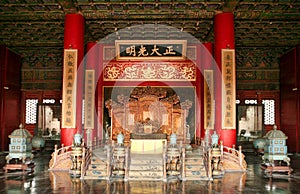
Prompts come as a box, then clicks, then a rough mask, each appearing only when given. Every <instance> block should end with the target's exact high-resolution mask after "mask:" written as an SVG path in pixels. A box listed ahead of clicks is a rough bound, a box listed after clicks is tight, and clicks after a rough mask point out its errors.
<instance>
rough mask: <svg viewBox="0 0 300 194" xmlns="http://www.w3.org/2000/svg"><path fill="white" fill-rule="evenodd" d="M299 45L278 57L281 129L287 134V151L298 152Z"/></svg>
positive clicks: (299, 146)
mask: <svg viewBox="0 0 300 194" xmlns="http://www.w3.org/2000/svg"><path fill="white" fill-rule="evenodd" d="M299 69H300V46H298V47H297V48H295V49H293V50H291V51H290V52H288V53H286V54H285V55H283V56H282V57H281V59H280V94H281V95H280V96H281V129H282V131H283V132H284V133H285V134H286V135H287V136H288V139H287V146H288V151H289V152H297V153H298V152H299V148H300V143H299V138H300V136H299V121H300V118H299V116H300V115H299V114H300V113H299V103H300V99H299V89H300V88H299V83H300V81H299V77H300V70H299Z"/></svg>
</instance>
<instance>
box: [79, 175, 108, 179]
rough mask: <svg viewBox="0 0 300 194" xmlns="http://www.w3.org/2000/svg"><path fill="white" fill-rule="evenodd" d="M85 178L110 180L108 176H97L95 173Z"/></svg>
mask: <svg viewBox="0 0 300 194" xmlns="http://www.w3.org/2000/svg"><path fill="white" fill-rule="evenodd" d="M83 179H85V180H95V179H97V180H108V178H107V176H95V175H92V176H90V175H86V176H84V177H83Z"/></svg>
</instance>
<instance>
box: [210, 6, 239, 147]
mask: <svg viewBox="0 0 300 194" xmlns="http://www.w3.org/2000/svg"><path fill="white" fill-rule="evenodd" d="M214 38H215V50H214V57H215V61H216V63H217V65H216V66H215V81H216V84H215V114H216V117H215V129H216V130H217V132H218V133H219V135H220V140H222V141H223V143H224V145H225V146H228V147H231V146H232V145H235V144H236V129H232V130H231V129H229V130H228V129H227V130H225V129H222V119H223V118H222V73H221V72H222V64H221V50H222V49H225V48H228V49H234V48H235V47H234V15H233V13H226V12H225V13H219V14H217V15H215V18H214Z"/></svg>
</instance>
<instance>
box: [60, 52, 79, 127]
mask: <svg viewBox="0 0 300 194" xmlns="http://www.w3.org/2000/svg"><path fill="white" fill-rule="evenodd" d="M63 65H64V68H63V71H64V72H63V90H62V128H75V124H76V91H77V90H76V88H77V83H76V82H77V81H76V73H77V49H65V50H64V64H63Z"/></svg>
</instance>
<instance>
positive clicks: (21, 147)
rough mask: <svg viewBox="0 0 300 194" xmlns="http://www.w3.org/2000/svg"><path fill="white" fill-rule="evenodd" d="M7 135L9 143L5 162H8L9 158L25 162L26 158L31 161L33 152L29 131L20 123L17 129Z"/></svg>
mask: <svg viewBox="0 0 300 194" xmlns="http://www.w3.org/2000/svg"><path fill="white" fill-rule="evenodd" d="M8 137H9V138H10V144H9V154H8V155H7V156H6V162H7V163H9V161H10V160H11V159H19V160H22V163H25V162H26V160H27V159H30V161H31V159H32V158H33V154H32V144H31V138H32V135H31V134H30V132H29V131H27V130H26V129H24V128H23V125H22V124H20V125H19V129H16V130H14V131H13V132H12V133H11V134H10V135H9V136H8Z"/></svg>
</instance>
